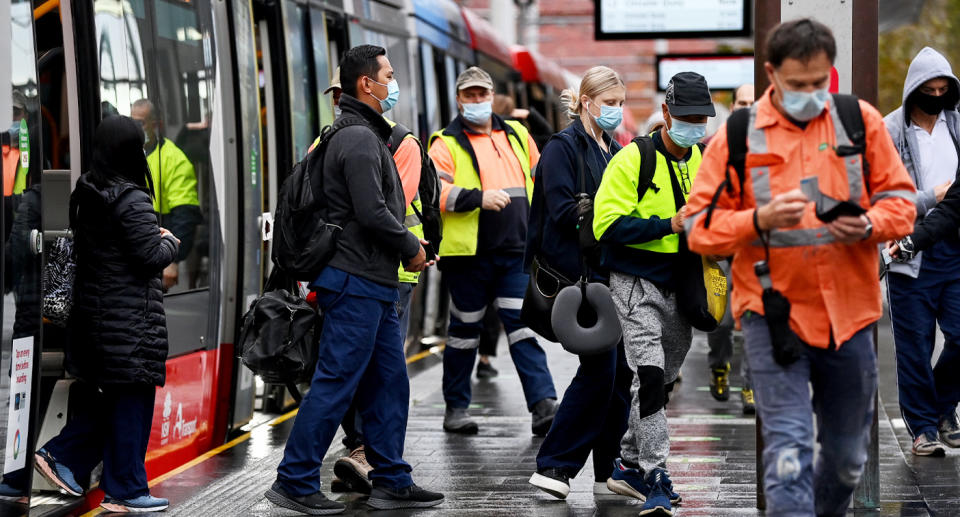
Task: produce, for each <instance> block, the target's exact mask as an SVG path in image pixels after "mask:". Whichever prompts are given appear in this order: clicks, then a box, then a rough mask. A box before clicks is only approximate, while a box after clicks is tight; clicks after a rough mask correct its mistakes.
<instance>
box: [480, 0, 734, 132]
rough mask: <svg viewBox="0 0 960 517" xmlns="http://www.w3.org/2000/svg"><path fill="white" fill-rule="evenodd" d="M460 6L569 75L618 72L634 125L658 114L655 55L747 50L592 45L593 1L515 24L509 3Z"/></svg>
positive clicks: (550, 4) (554, 4) (546, 8)
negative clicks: (599, 68)
mask: <svg viewBox="0 0 960 517" xmlns="http://www.w3.org/2000/svg"><path fill="white" fill-rule="evenodd" d="M461 3H462V4H463V5H464V6H466V7H469V8H471V9H474V10H476V11H477V12H478V13H479V14H480V15H482V16H484V17H485V18H487V19H488V20H490V21H491V22H492V23H493V24H494V26H496V27H498V29H500V30H502V32H503V34H504V37H505V39H512V38H515V37H516V35H517V34H518V33H519V34H520V35H521V36H522V37H519V38H516V39H515V41H518V42H520V43H521V44H525V45H527V46H529V47H531V48H535V49H536V50H537V51H538V52H540V53H541V54H543V55H544V56H546V57H549V58H551V59H554V60H556V61H557V63H559V64H560V66H562V67H564V68H566V69H568V70H570V71H571V72H574V73H576V74H578V75H580V74H582V73H583V72H584V71H585V70H587V69H588V68H590V67H592V66H596V65H607V66H609V67H611V68H613V69H615V70H617V71H618V72H620V74H622V75H623V78H624V81H626V83H627V107H628V108H629V110H630V111H631V113H632V114H633V117H634V119H635V120H636V121H637V123H638V124H642V123H643V122H644V121H645V120H646V119H647V117H648V116H649V115H650V114H651V113H652V112H653V110H654V109H656V110H659V103H658V100H657V95H658V92H657V89H656V86H657V85H656V70H655V67H656V55H657V54H667V53H671V54H675V53H694V52H716V51H717V50H718V49H719V48H721V47H725V48H732V49H736V50H742V49H751V48H752V46H753V40H752V39H749V38H748V39H727V40H717V39H702V40H701V39H675V40H622V41H597V40H595V39H594V5H595V4H594V1H593V0H540V1H539V2H537V3H535V4H533V5H531V6H530V7H529V8H528V9H527V11H528V12H527V14H526V17H525V18H526V20H525V23H524V22H523V21H520V20H518V17H519V14H518V13H519V9H518V8H517V7H516V6H515V5H514V4H513V1H512V0H462V2H461ZM505 19H512V20H515V21H516V25H517V27H521V26H522V27H523V28H515V27H509V26H504V20H505ZM498 22H499V23H498ZM524 29H525V30H524ZM597 56H602V59H598V57H597ZM661 98H662V97H661Z"/></svg>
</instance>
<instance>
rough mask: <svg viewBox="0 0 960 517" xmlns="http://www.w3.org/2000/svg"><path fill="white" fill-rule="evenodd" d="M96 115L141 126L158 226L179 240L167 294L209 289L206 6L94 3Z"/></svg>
mask: <svg viewBox="0 0 960 517" xmlns="http://www.w3.org/2000/svg"><path fill="white" fill-rule="evenodd" d="M94 11H95V22H96V24H97V36H98V40H99V41H98V42H97V48H98V49H100V55H99V65H100V97H101V100H102V104H101V112H102V113H101V114H102V115H103V116H108V115H111V114H113V113H119V114H122V115H128V116H131V117H133V118H134V119H135V120H137V121H138V122H139V123H140V124H141V125H142V127H143V130H144V134H145V137H146V144H145V146H144V151H145V152H146V153H147V163H148V165H149V166H150V172H151V176H152V181H153V184H154V194H155V200H154V208H155V209H156V210H157V212H158V213H159V214H160V224H161V226H163V227H165V228H167V229H169V230H170V231H171V232H173V233H174V234H175V235H177V237H178V238H180V240H181V245H180V254H179V256H178V258H177V262H175V263H174V264H172V265H171V266H170V267H168V268H167V269H166V270H164V278H163V280H164V287H165V288H166V289H168V292H170V293H175V292H182V291H187V290H191V289H198V288H205V287H208V286H209V269H210V261H209V248H210V221H211V217H210V215H211V214H210V210H211V203H210V199H211V198H212V196H213V190H214V189H213V186H212V185H211V184H210V181H211V171H210V154H209V149H210V122H211V120H212V117H213V98H214V91H213V88H214V70H215V64H214V56H215V55H216V54H215V52H214V49H213V33H212V31H213V28H212V25H213V24H212V20H211V9H210V1H209V0H194V1H191V2H182V1H180V0H126V1H120V0H95V3H94Z"/></svg>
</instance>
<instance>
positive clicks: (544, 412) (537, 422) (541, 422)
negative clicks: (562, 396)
mask: <svg viewBox="0 0 960 517" xmlns="http://www.w3.org/2000/svg"><path fill="white" fill-rule="evenodd" d="M531 413H533V422H532V423H531V425H530V428H531V430H533V434H535V435H537V436H546V435H547V431H549V430H550V426H551V425H553V417H554V416H556V414H557V399H543V400H541V401H540V402H537V403H536V404H534V405H533V411H532V412H531Z"/></svg>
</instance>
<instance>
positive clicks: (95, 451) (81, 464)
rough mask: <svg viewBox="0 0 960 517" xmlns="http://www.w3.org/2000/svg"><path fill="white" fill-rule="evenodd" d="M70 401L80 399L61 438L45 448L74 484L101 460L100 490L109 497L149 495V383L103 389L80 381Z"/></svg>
mask: <svg viewBox="0 0 960 517" xmlns="http://www.w3.org/2000/svg"><path fill="white" fill-rule="evenodd" d="M77 386H78V389H79V390H80V391H75V392H74V396H78V397H80V398H82V399H83V400H82V401H81V403H80V404H79V405H81V406H82V407H83V409H84V410H81V411H78V412H76V413H75V414H74V415H72V417H71V418H70V420H68V421H67V425H65V426H64V427H63V429H62V430H61V431H60V434H58V435H57V436H55V437H54V438H52V439H51V440H50V441H49V442H47V443H46V445H44V446H43V448H45V449H46V450H47V452H49V453H50V455H51V456H53V458H54V459H55V460H56V461H57V462H59V463H61V464H63V465H64V466H66V467H67V468H68V469H70V472H72V473H73V475H74V477H75V478H77V480H78V481H79V480H87V479H89V478H90V472H92V471H93V469H94V468H95V467H96V466H97V465H98V464H99V463H100V462H101V461H102V462H103V475H102V476H101V478H100V488H101V489H103V491H104V493H106V494H107V495H109V496H110V497H113V498H116V499H121V500H130V499H136V498H137V497H140V496H144V495H148V494H149V493H150V488H149V487H148V486H147V469H146V467H145V466H144V459H145V458H146V456H147V444H148V443H149V442H150V426H151V424H152V423H153V404H154V397H155V396H156V393H157V388H156V386H153V385H151V384H122V385H106V386H104V387H103V388H102V390H99V391H98V390H97V388H96V387H94V386H92V385H90V384H87V383H83V382H79V383H78V385H77Z"/></svg>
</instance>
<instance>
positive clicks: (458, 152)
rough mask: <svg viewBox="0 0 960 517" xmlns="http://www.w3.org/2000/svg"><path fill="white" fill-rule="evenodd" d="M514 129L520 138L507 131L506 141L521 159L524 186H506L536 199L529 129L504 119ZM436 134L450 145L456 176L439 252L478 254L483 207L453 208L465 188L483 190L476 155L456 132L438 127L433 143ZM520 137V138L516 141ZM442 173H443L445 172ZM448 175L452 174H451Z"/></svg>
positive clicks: (433, 137) (444, 254) (513, 193)
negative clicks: (466, 209)
mask: <svg viewBox="0 0 960 517" xmlns="http://www.w3.org/2000/svg"><path fill="white" fill-rule="evenodd" d="M504 122H505V123H506V124H507V125H509V126H510V128H511V129H513V130H514V132H516V134H517V137H518V138H513V137H512V136H510V135H509V134H508V135H507V141H509V142H510V147H511V148H512V149H513V152H514V154H515V155H516V156H517V159H518V160H519V161H520V167H521V168H522V169H523V177H524V180H525V183H526V185H525V187H515V188H508V189H505V191H506V192H507V194H509V195H510V196H511V197H521V196H523V195H524V194H526V197H527V202H530V201H531V199H533V177H532V176H531V175H530V148H529V142H530V137H529V132H528V131H527V128H526V127H524V126H523V124H521V123H519V122H517V121H514V120H506V121H504ZM437 138H439V139H441V140H443V143H445V144H446V145H447V150H449V151H450V155H451V156H452V157H453V165H454V168H455V170H454V176H453V185H454V186H453V190H451V191H450V193H449V194H448V196H447V206H446V211H445V212H443V213H442V217H443V241H441V242H440V256H442V257H450V256H473V255H476V254H477V238H478V234H479V232H480V208H476V209H474V210H471V211H469V212H454V211H453V210H452V209H453V207H454V206H455V205H456V199H457V197H458V196H459V195H460V193H461V192H463V191H464V190H470V189H477V190H482V189H483V184H482V183H481V181H480V174H479V173H478V172H477V170H476V168H475V167H474V165H473V163H474V159H473V157H472V156H471V155H470V153H469V152H467V150H466V149H464V148H463V147H462V146H460V144H459V143H457V139H456V137H455V136H453V135H447V134H444V132H443V130H440V131H437V132H436V133H434V134H433V135H431V136H430V143H431V145H433V142H434V140H436V139H437ZM518 139H519V142H518V141H517V140H518ZM442 174H443V173H441V175H442ZM448 177H449V175H448Z"/></svg>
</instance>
